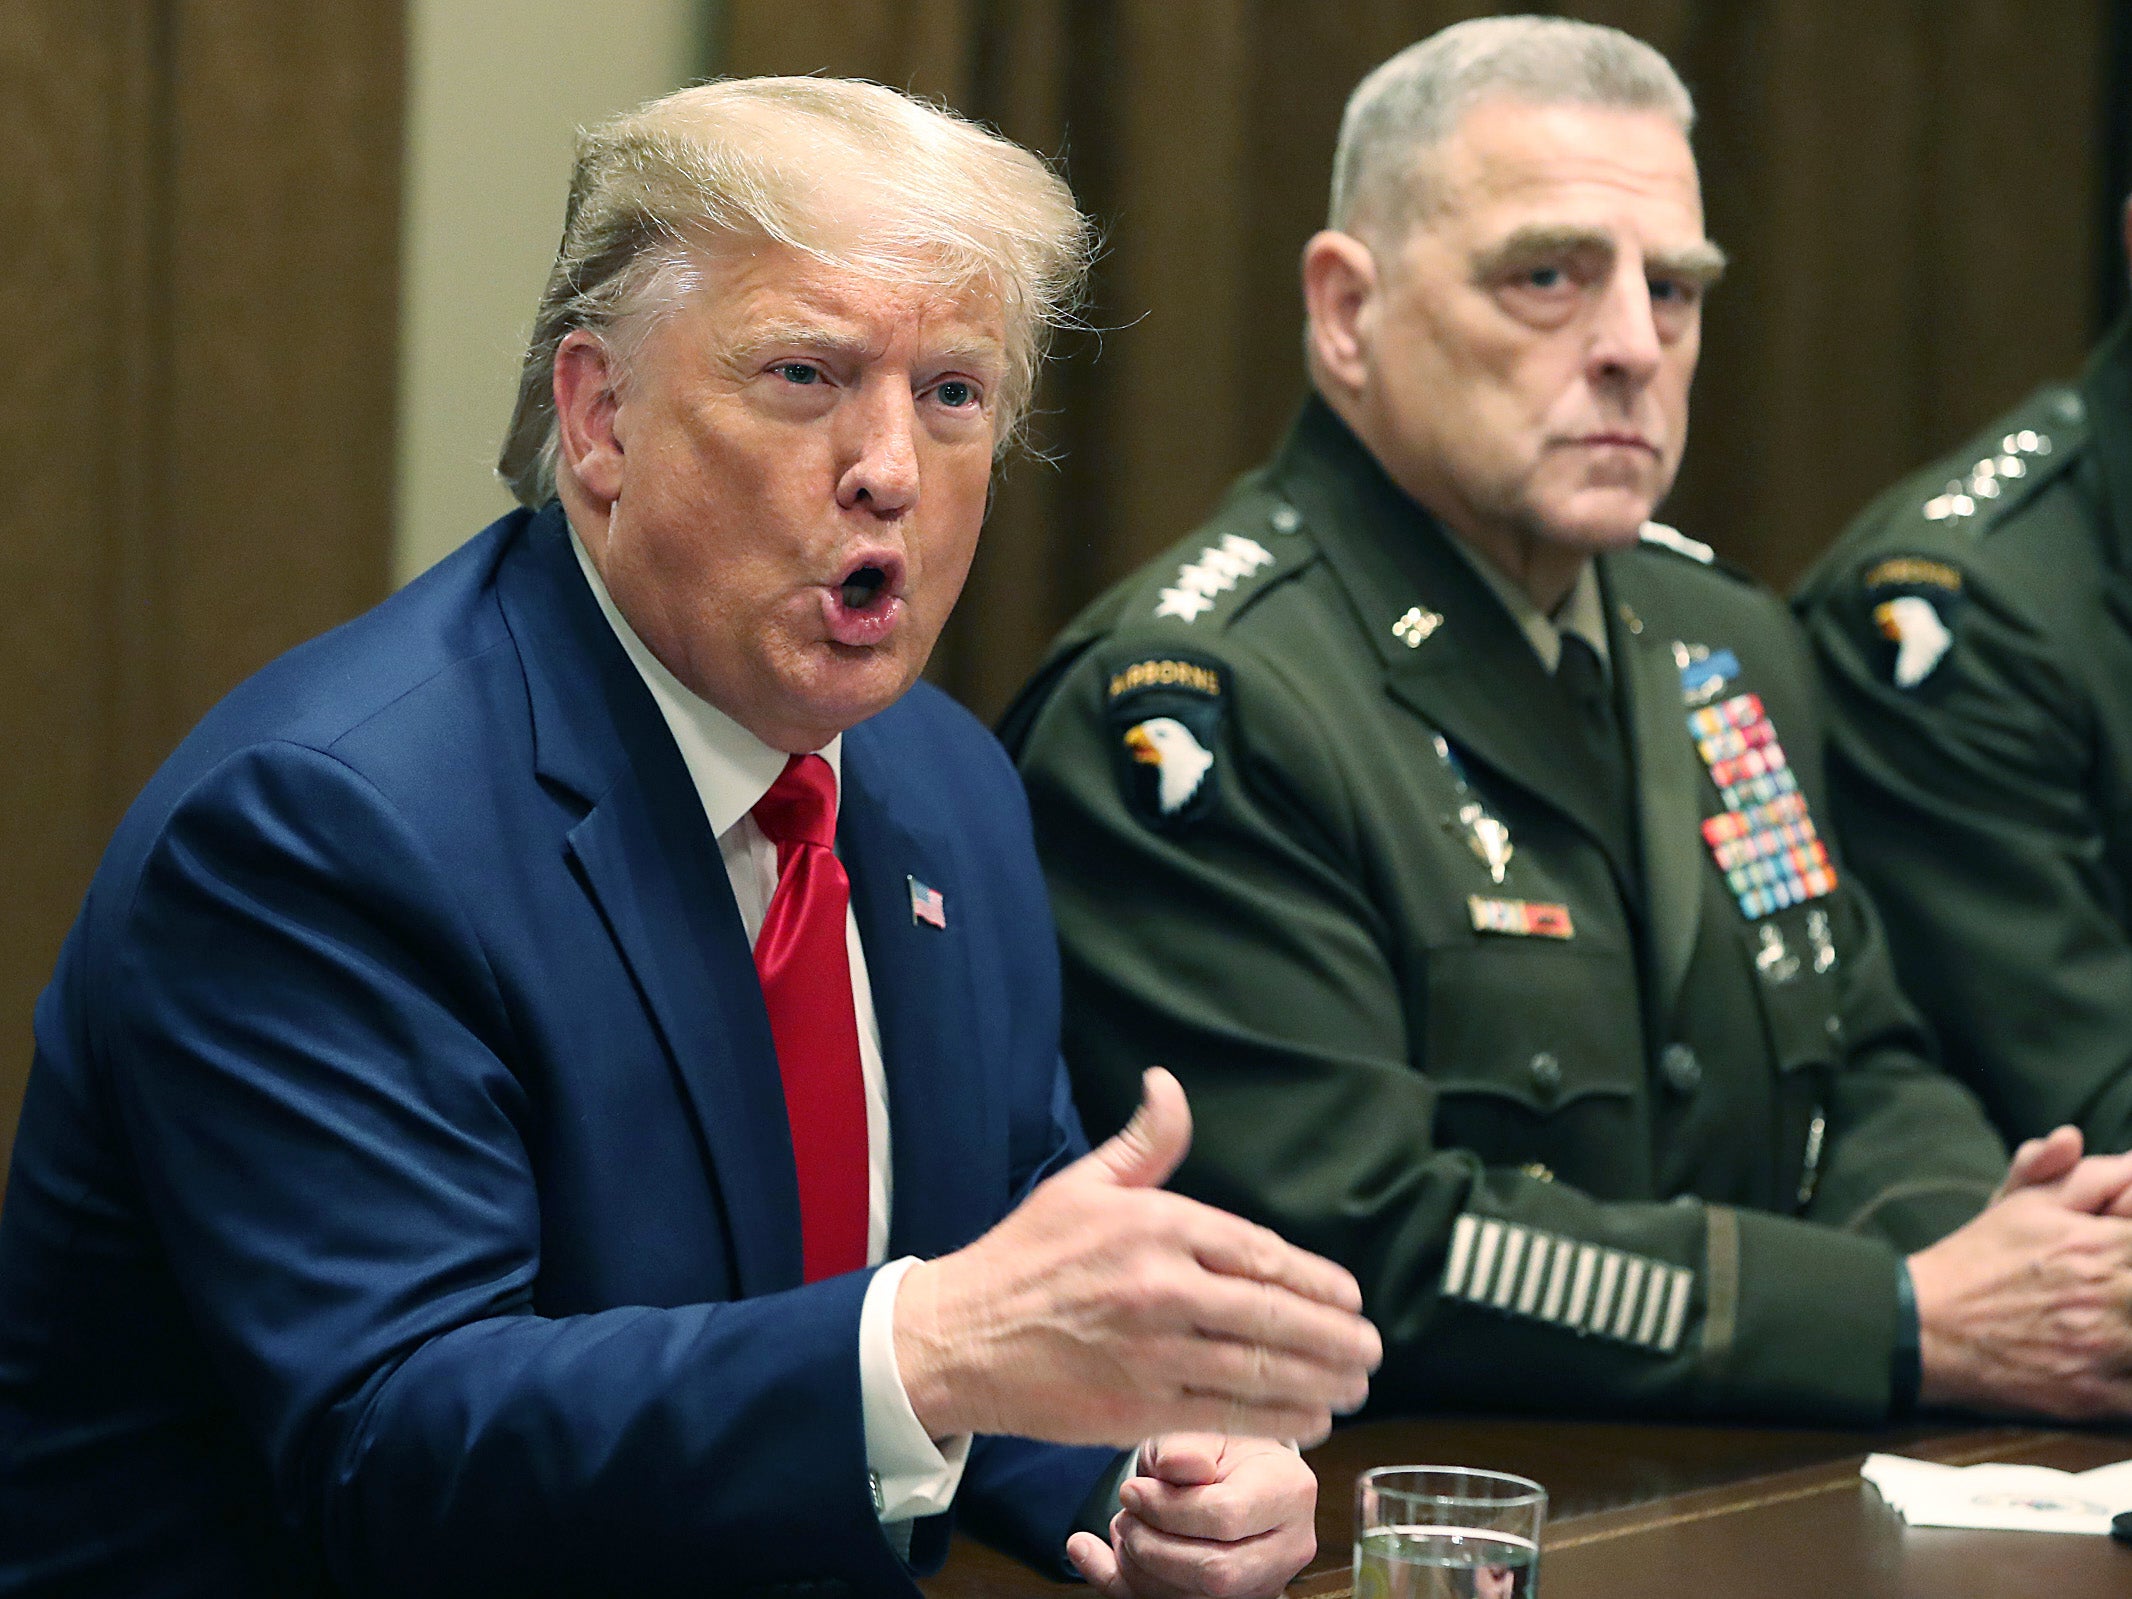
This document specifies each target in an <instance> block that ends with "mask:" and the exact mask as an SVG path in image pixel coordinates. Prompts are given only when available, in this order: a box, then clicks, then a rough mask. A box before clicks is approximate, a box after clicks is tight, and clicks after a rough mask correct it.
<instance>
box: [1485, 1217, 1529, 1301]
mask: <svg viewBox="0 0 2132 1599" xmlns="http://www.w3.org/2000/svg"><path fill="white" fill-rule="evenodd" d="M1531 1238H1532V1235H1531V1234H1530V1233H1528V1232H1527V1231H1526V1230H1525V1229H1524V1228H1522V1227H1508V1228H1505V1229H1504V1234H1503V1269H1502V1270H1501V1271H1499V1272H1497V1273H1496V1274H1495V1293H1494V1294H1493V1295H1492V1296H1491V1297H1490V1298H1489V1301H1488V1302H1489V1303H1490V1304H1492V1305H1493V1306H1495V1308H1496V1309H1497V1310H1508V1309H1509V1308H1510V1296H1511V1295H1512V1294H1514V1293H1516V1292H1517V1287H1518V1264H1519V1262H1520V1261H1522V1260H1523V1259H1524V1258H1525V1245H1526V1244H1527V1243H1528V1242H1530V1241H1531Z"/></svg>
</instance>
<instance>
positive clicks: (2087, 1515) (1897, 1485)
mask: <svg viewBox="0 0 2132 1599" xmlns="http://www.w3.org/2000/svg"><path fill="white" fill-rule="evenodd" d="M1858 1474H1859V1475H1860V1476H1861V1477H1863V1478H1865V1480H1866V1481H1867V1482H1869V1483H1871V1484H1872V1485H1873V1486H1874V1487H1875V1488H1878V1489H1879V1490H1880V1496H1881V1498H1883V1499H1885V1500H1887V1502H1888V1503H1889V1505H1891V1506H1892V1507H1893V1508H1894V1510H1895V1513H1896V1514H1897V1515H1899V1516H1901V1517H1902V1518H1903V1520H1904V1521H1906V1522H1908V1523H1909V1524H1910V1525H1911V1526H1913V1527H1972V1528H1978V1529H1983V1530H1988V1531H2004V1532H2099V1533H2107V1532H2108V1531H2109V1530H2110V1518H2111V1517H2112V1516H2113V1515H2115V1514H2117V1513H2118V1512H2119V1511H2121V1510H2132V1460H2121V1461H2119V1462H2118V1463H2117V1464H2116V1465H2114V1466H2097V1467H2096V1468H2095V1469H2094V1470H2093V1471H2079V1472H2074V1471H2058V1470H2055V1469H2053V1468H2052V1467H2050V1466H1989V1465H1987V1466H1941V1465H1935V1464H1934V1463H1933V1462H1932V1461H1929V1460H1912V1459H1910V1458H1909V1457H1908V1456H1906V1455H1868V1456H1866V1463H1865V1464H1864V1465H1863V1466H1862V1467H1860V1468H1859V1472H1858Z"/></svg>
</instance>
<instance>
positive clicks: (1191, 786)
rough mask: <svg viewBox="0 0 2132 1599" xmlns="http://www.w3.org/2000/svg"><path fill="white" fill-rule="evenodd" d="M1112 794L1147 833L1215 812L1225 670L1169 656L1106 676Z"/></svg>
mask: <svg viewBox="0 0 2132 1599" xmlns="http://www.w3.org/2000/svg"><path fill="white" fill-rule="evenodd" d="M1103 698H1104V720H1105V722H1106V723H1107V725H1108V726H1109V728H1110V730H1111V735H1112V741H1111V748H1112V756H1113V760H1114V763H1115V766H1116V770H1117V774H1118V788H1119V791H1120V792H1121V793H1122V794H1123V795H1124V796H1125V803H1126V805H1127V806H1128V807H1129V808H1130V809H1131V810H1132V812H1133V814H1134V815H1136V816H1138V817H1139V818H1140V820H1141V821H1143V822H1145V823H1147V824H1148V825H1149V826H1150V827H1156V828H1164V829H1167V828H1172V827H1180V826H1183V825H1185V824H1186V823H1189V822H1194V821H1197V820H1198V819H1199V818H1200V817H1202V816H1204V815H1206V814H1207V812H1208V811H1210V810H1212V809H1213V808H1214V800H1215V795H1216V792H1217V782H1216V779H1217V776H1218V774H1217V772H1216V770H1215V750H1216V747H1217V741H1218V735H1219V732H1220V728H1221V719H1222V716H1223V714H1224V712H1225V710H1226V709H1227V705H1228V698H1229V678H1228V672H1227V670H1226V669H1225V668H1224V667H1222V666H1221V665H1219V664H1218V663H1216V662H1213V661H1207V660H1202V659H1199V658H1197V657H1194V656H1188V655H1182V654H1178V653H1176V652H1171V653H1169V654H1166V655H1160V656H1149V657H1147V658H1145V659H1142V660H1137V661H1134V662H1132V663H1131V664H1129V665H1127V666H1125V667H1122V668H1121V669H1119V670H1118V671H1115V672H1113V673H1112V674H1111V675H1110V677H1109V679H1108V681H1107V682H1106V684H1105V687H1104V696H1103Z"/></svg>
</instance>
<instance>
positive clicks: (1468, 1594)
mask: <svg viewBox="0 0 2132 1599" xmlns="http://www.w3.org/2000/svg"><path fill="white" fill-rule="evenodd" d="M1546 1519H1547V1490H1546V1489H1545V1488H1542V1487H1541V1486H1540V1485H1539V1484H1538V1483H1536V1482H1534V1481H1532V1480H1531V1479H1530V1478H1527V1477H1513V1476H1511V1475H1509V1474H1508V1473H1507V1472H1501V1471H1478V1470H1475V1469H1473V1468H1472V1467H1468V1466H1379V1467H1377V1468H1376V1469H1375V1470H1374V1471H1365V1472H1364V1473H1363V1474H1362V1475H1361V1476H1360V1477H1359V1478H1357V1479H1356V1480H1355V1599H1532V1595H1534V1594H1537V1593H1538V1592H1539V1591H1540V1526H1541V1524H1542V1523H1543V1522H1545V1521H1546Z"/></svg>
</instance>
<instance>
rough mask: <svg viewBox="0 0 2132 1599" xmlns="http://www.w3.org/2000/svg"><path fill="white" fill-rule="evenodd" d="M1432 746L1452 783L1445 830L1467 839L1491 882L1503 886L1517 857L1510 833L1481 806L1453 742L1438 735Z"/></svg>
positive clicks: (1499, 820) (1500, 821) (1501, 821)
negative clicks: (1451, 805) (1512, 862)
mask: <svg viewBox="0 0 2132 1599" xmlns="http://www.w3.org/2000/svg"><path fill="white" fill-rule="evenodd" d="M1431 743H1432V746H1433V748H1434V749H1435V751H1436V759H1437V760H1438V761H1439V762H1440V763H1441V764H1442V766H1443V769H1444V773H1445V775H1446V776H1448V777H1449V778H1450V779H1451V795H1452V800H1453V804H1454V806H1455V809H1454V810H1453V811H1452V813H1451V815H1449V816H1447V817H1445V818H1444V819H1443V822H1444V826H1445V827H1447V828H1449V829H1450V830H1451V831H1452V832H1454V833H1461V834H1463V835H1464V836H1465V840H1466V843H1467V846H1468V847H1469V848H1471V849H1472V851H1473V853H1474V854H1475V855H1476V856H1478V857H1479V858H1480V863H1481V864H1482V865H1483V866H1485V867H1487V868H1488V880H1489V881H1490V882H1492V883H1500V882H1502V881H1503V878H1504V875H1505V874H1506V873H1508V872H1509V870H1510V858H1511V857H1512V856H1513V855H1515V854H1517V848H1516V846H1515V845H1513V844H1512V843H1511V842H1510V829H1509V828H1508V827H1506V826H1505V825H1504V824H1503V820H1502V818H1501V817H1499V816H1494V815H1491V814H1490V813H1489V810H1488V807H1487V806H1485V805H1483V804H1482V803H1481V800H1480V796H1479V795H1478V794H1476V793H1474V792H1473V788H1472V785H1471V784H1469V783H1468V782H1467V781H1466V769H1465V767H1464V766H1462V765H1460V764H1459V759H1458V756H1457V754H1456V753H1455V752H1453V750H1452V748H1451V741H1450V740H1449V739H1447V738H1445V737H1444V736H1443V734H1441V733H1438V734H1436V735H1435V737H1434V739H1433V740H1432V741H1431Z"/></svg>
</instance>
